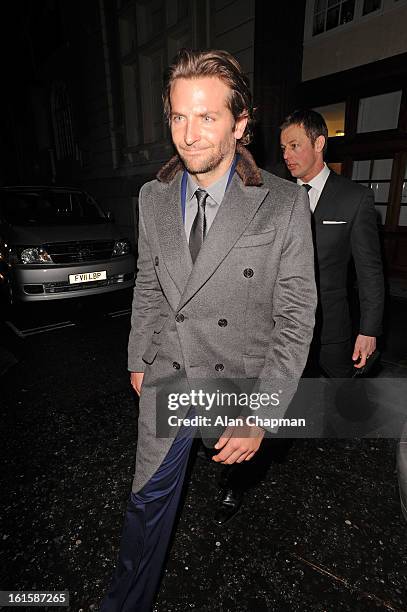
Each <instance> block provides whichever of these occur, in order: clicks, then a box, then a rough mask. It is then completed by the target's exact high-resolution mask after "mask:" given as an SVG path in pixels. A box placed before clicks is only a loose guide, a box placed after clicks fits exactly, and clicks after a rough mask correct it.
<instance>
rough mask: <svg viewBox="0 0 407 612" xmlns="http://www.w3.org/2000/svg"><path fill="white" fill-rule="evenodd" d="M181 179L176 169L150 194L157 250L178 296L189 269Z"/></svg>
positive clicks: (180, 174)
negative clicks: (152, 197)
mask: <svg viewBox="0 0 407 612" xmlns="http://www.w3.org/2000/svg"><path fill="white" fill-rule="evenodd" d="M181 178H182V172H178V173H177V174H176V176H175V178H174V179H173V180H172V181H171V183H169V184H166V183H158V189H157V193H156V194H154V218H155V225H156V228H157V233H158V239H159V242H160V247H161V252H162V254H163V258H164V263H165V265H166V267H167V270H168V273H169V274H170V276H171V278H172V279H173V281H174V283H175V285H176V286H177V288H178V291H179V293H180V295H181V294H182V293H183V291H184V288H185V285H186V283H187V280H188V278H189V276H190V274H191V270H192V260H191V255H190V252H189V247H188V243H187V239H186V235H185V229H184V224H183V221H182V211H181Z"/></svg>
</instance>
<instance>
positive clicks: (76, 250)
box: [0, 186, 135, 302]
mask: <svg viewBox="0 0 407 612" xmlns="http://www.w3.org/2000/svg"><path fill="white" fill-rule="evenodd" d="M134 272H135V261H134V256H133V255H132V254H131V246H130V242H129V241H128V240H127V239H126V238H124V237H123V235H122V234H121V233H120V231H119V230H118V228H117V227H116V226H115V224H114V223H113V222H112V220H111V217H110V215H109V214H105V213H104V212H103V210H102V209H101V207H100V206H99V204H98V203H97V202H96V200H95V199H94V198H93V197H92V196H91V195H89V194H88V193H86V192H85V191H81V190H79V189H71V188H62V187H49V186H48V187H47V186H45V187H38V186H27V187H1V188H0V288H2V289H3V292H6V294H7V297H8V298H9V299H10V301H12V302H14V301H24V302H28V301H41V300H57V299H61V298H73V297H83V296H87V295H94V294H98V293H106V292H110V291H116V290H118V289H125V288H126V287H131V286H132V285H133V284H134Z"/></svg>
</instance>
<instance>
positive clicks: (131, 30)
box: [119, 0, 194, 147]
mask: <svg viewBox="0 0 407 612" xmlns="http://www.w3.org/2000/svg"><path fill="white" fill-rule="evenodd" d="M119 26H120V43H121V44H120V51H121V63H122V81H123V90H124V104H125V117H126V125H125V133H126V141H127V146H128V147H135V146H141V145H143V144H153V143H160V142H161V143H162V142H164V141H165V137H166V122H165V118H164V115H163V109H162V101H161V91H162V79H163V72H164V69H165V67H166V66H167V65H168V64H169V62H170V61H171V59H172V58H173V56H174V55H175V53H176V52H177V51H178V50H179V49H180V48H181V47H193V46H194V44H193V28H192V15H191V6H190V4H189V3H188V2H187V1H186V0H136V1H135V2H134V1H133V2H129V3H127V4H123V6H122V8H121V10H120V11H119Z"/></svg>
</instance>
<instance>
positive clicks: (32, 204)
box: [0, 189, 108, 225]
mask: <svg viewBox="0 0 407 612" xmlns="http://www.w3.org/2000/svg"><path fill="white" fill-rule="evenodd" d="M0 215H1V217H2V218H3V219H4V220H5V221H7V223H10V224H11V225H82V224H85V223H107V222H108V218H107V217H106V216H105V214H104V212H103V210H102V209H101V207H100V206H99V204H97V202H96V201H95V200H94V199H93V198H92V197H91V196H90V195H88V194H86V193H83V192H79V191H78V192H76V191H72V192H70V191H61V192H56V191H43V190H38V191H37V190H35V189H33V190H32V191H24V192H17V191H16V192H3V193H0Z"/></svg>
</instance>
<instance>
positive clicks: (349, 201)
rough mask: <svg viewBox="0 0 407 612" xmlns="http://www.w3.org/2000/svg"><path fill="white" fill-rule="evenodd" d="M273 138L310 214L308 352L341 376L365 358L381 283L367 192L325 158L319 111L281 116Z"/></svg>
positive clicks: (378, 319)
mask: <svg viewBox="0 0 407 612" xmlns="http://www.w3.org/2000/svg"><path fill="white" fill-rule="evenodd" d="M280 142H281V148H282V151H283V156H284V161H285V163H286V166H287V168H288V170H289V172H290V173H291V175H292V176H293V177H294V178H296V179H297V183H298V184H300V185H304V186H305V188H306V189H307V191H308V196H309V200H310V207H311V211H312V213H313V219H312V224H313V234H314V247H315V259H316V262H315V264H316V279H317V287H318V299H319V304H318V310H317V323H316V327H315V332H314V340H313V347H312V350H311V354H312V355H313V357H314V358H315V359H316V361H317V362H318V365H319V367H320V368H321V369H322V370H323V372H324V373H325V374H327V375H328V376H329V377H331V378H347V377H349V376H352V373H353V372H354V368H362V367H363V366H364V365H365V364H366V360H367V359H368V358H369V357H370V355H371V354H372V353H373V351H374V350H375V348H376V337H377V336H378V335H379V334H380V333H381V326H382V317H383V303H384V282H383V271H382V261H381V255H380V246H379V239H378V231H377V222H376V211H375V207H374V198H373V193H372V191H371V190H370V189H367V188H366V187H363V186H362V185H358V184H357V183H354V182H352V181H351V180H349V179H347V178H345V177H343V176H339V175H337V174H336V173H335V172H333V171H332V170H330V169H329V168H328V166H327V165H326V164H325V162H324V153H325V151H326V148H327V142H328V129H327V126H326V123H325V121H324V119H323V117H322V116H321V115H320V114H319V113H317V112H315V111H312V110H302V111H295V112H294V113H292V114H291V115H289V116H288V117H287V118H286V120H285V121H284V123H283V124H282V126H281V139H280ZM352 258H353V261H354V264H355V269H356V276H357V284H358V290H359V302H360V322H359V330H358V331H359V333H358V334H357V337H356V340H355V342H354V343H353V342H352V340H351V320H350V315H349V306H348V294H347V285H348V270H349V262H350V260H351V259H352Z"/></svg>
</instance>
